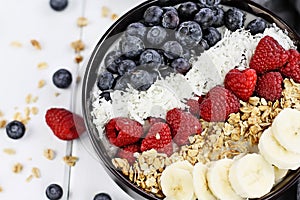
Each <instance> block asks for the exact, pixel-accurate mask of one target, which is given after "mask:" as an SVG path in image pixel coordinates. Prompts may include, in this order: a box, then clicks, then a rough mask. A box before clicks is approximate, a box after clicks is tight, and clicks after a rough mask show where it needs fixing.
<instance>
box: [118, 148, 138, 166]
mask: <svg viewBox="0 0 300 200" xmlns="http://www.w3.org/2000/svg"><path fill="white" fill-rule="evenodd" d="M140 151H141V147H140V145H139V144H131V145H128V146H125V147H120V149H119V150H118V152H117V154H116V157H117V158H123V159H127V161H128V162H129V164H133V163H134V161H135V157H134V156H133V154H134V153H135V152H140Z"/></svg>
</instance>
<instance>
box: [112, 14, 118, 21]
mask: <svg viewBox="0 0 300 200" xmlns="http://www.w3.org/2000/svg"><path fill="white" fill-rule="evenodd" d="M118 18H119V16H118V15H117V14H116V13H113V14H112V15H111V19H112V20H117V19H118Z"/></svg>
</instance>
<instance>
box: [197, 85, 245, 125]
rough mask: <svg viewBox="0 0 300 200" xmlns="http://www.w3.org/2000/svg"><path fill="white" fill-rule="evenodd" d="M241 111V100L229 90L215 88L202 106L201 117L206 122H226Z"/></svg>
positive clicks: (219, 87) (208, 94)
mask: <svg viewBox="0 0 300 200" xmlns="http://www.w3.org/2000/svg"><path fill="white" fill-rule="evenodd" d="M239 109H240V102H239V99H238V98H237V97H236V96H235V95H234V94H233V93H232V92H230V91H229V90H227V89H225V88H224V87H221V86H215V87H214V88H212V89H211V90H210V91H209V92H208V93H207V95H206V98H205V99H204V100H203V101H202V103H201V104H200V117H201V118H202V119H204V120H205V121H214V122H219V121H225V120H226V119H227V118H228V116H229V115H230V114H231V113H236V112H238V111H239Z"/></svg>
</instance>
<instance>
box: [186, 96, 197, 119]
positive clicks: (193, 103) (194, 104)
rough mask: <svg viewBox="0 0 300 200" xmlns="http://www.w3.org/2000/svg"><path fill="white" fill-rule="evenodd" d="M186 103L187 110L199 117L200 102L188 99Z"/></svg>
mask: <svg viewBox="0 0 300 200" xmlns="http://www.w3.org/2000/svg"><path fill="white" fill-rule="evenodd" d="M186 105H187V106H188V107H189V112H190V113H191V114H192V115H194V116H196V117H199V115H200V104H199V102H198V101H197V100H195V99H189V100H187V102H186Z"/></svg>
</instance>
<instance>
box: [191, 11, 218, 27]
mask: <svg viewBox="0 0 300 200" xmlns="http://www.w3.org/2000/svg"><path fill="white" fill-rule="evenodd" d="M194 20H195V22H198V23H199V24H200V25H201V28H203V29H206V28H208V27H210V26H212V24H213V23H214V21H215V13H214V12H213V10H212V9H210V8H201V9H200V10H199V12H198V13H197V14H196V15H195V18H194Z"/></svg>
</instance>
